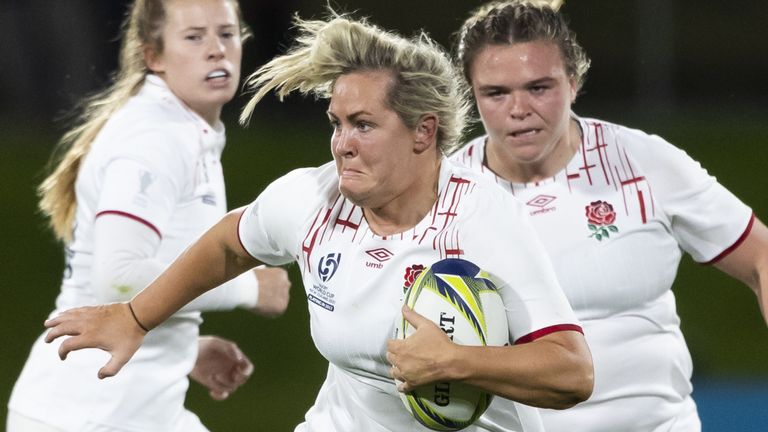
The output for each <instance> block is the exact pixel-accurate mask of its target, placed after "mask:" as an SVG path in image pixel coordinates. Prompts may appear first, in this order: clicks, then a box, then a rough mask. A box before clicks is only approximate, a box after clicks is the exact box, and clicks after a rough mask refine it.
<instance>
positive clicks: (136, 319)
mask: <svg viewBox="0 0 768 432" xmlns="http://www.w3.org/2000/svg"><path fill="white" fill-rule="evenodd" d="M128 309H129V310H130V311H131V315H133V319H134V320H135V321H136V324H138V325H139V327H141V329H142V330H144V331H145V332H147V333H149V329H148V328H146V327H144V324H142V323H141V321H139V319H138V318H137V317H136V312H134V311H133V306H131V302H128Z"/></svg>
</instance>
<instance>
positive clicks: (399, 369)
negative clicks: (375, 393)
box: [387, 306, 457, 393]
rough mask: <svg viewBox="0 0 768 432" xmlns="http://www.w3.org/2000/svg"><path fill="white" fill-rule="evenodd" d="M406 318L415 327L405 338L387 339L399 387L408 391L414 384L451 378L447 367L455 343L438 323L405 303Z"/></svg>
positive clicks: (392, 371)
mask: <svg viewBox="0 0 768 432" xmlns="http://www.w3.org/2000/svg"><path fill="white" fill-rule="evenodd" d="M403 317H404V318H405V320H406V321H408V322H409V323H410V324H411V325H412V326H413V327H414V328H415V329H416V332H414V333H413V334H412V335H410V336H408V337H407V338H405V339H404V340H390V341H388V342H387V361H389V362H390V363H391V364H392V369H391V371H390V373H391V375H392V378H394V379H395V380H397V381H398V386H397V389H398V390H400V391H401V392H404V393H406V392H409V391H411V390H413V389H414V388H415V387H419V386H422V385H425V384H429V383H433V382H436V381H444V380H447V379H449V378H450V377H449V376H448V371H447V367H448V365H449V363H450V362H449V360H450V359H451V357H452V353H453V350H455V349H456V347H457V346H456V345H455V344H454V343H453V342H452V341H451V340H450V339H449V338H448V336H447V335H446V334H445V332H443V331H442V330H440V327H438V326H437V325H436V324H435V323H433V322H432V321H430V320H428V319H427V318H424V317H423V316H422V315H419V314H418V313H416V312H414V311H413V310H412V309H411V308H409V307H408V306H403Z"/></svg>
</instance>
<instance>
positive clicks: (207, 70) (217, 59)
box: [146, 0, 242, 124]
mask: <svg viewBox="0 0 768 432" xmlns="http://www.w3.org/2000/svg"><path fill="white" fill-rule="evenodd" d="M163 42H164V49H163V52H162V53H154V52H151V51H150V52H148V53H147V56H146V57H147V66H148V67H149V69H150V70H152V71H153V72H155V73H156V74H157V75H158V76H160V77H161V78H163V80H165V82H166V83H167V84H168V87H169V88H170V89H171V91H172V92H173V93H174V94H175V95H176V96H178V97H179V99H181V100H182V101H184V102H185V103H186V104H187V105H188V106H189V107H190V108H192V110H193V111H195V112H196V113H198V114H199V115H200V116H201V117H203V118H204V119H205V120H206V121H208V123H210V124H214V123H215V122H217V121H218V118H219V115H220V114H221V108H222V107H223V106H224V104H225V103H227V102H229V101H230V100H231V99H232V97H233V96H234V95H235V92H236V91H237V86H238V85H239V82H240V59H241V57H242V46H241V41H240V27H239V20H238V17H237V13H236V11H235V7H234V5H233V4H232V3H231V2H229V1H226V0H170V1H168V2H167V3H166V23H165V27H164V29H163Z"/></svg>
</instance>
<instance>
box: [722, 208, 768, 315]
mask: <svg viewBox="0 0 768 432" xmlns="http://www.w3.org/2000/svg"><path fill="white" fill-rule="evenodd" d="M715 267H717V268H718V269H719V270H721V271H723V272H725V273H727V274H729V275H730V276H732V277H734V278H736V279H738V280H740V281H741V282H743V283H744V284H746V285H747V286H748V287H750V288H751V289H752V291H754V293H755V295H757V302H758V304H759V305H760V311H761V312H762V314H763V319H764V320H765V321H766V323H767V324H768V228H766V226H765V225H764V224H763V223H762V222H761V221H760V220H759V219H755V220H754V224H753V226H752V229H751V230H750V231H749V232H748V233H747V236H746V237H745V238H744V241H743V242H742V243H741V244H740V245H738V247H737V248H736V249H735V250H733V251H732V252H731V253H730V254H728V255H726V256H725V257H724V258H723V259H722V260H720V261H719V262H717V263H716V264H715Z"/></svg>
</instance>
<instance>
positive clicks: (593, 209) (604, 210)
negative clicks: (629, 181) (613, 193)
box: [585, 201, 619, 241]
mask: <svg viewBox="0 0 768 432" xmlns="http://www.w3.org/2000/svg"><path fill="white" fill-rule="evenodd" d="M585 210H586V216H587V222H588V223H587V227H588V228H589V230H590V231H592V234H590V235H589V237H594V238H596V239H597V241H603V239H604V238H606V239H607V238H610V237H611V234H610V233H617V232H619V228H618V227H617V226H616V225H614V224H613V223H614V222H615V221H616V212H615V211H614V210H613V206H612V205H611V204H609V203H608V202H606V201H593V202H591V203H590V204H589V205H588V206H586V207H585Z"/></svg>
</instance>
